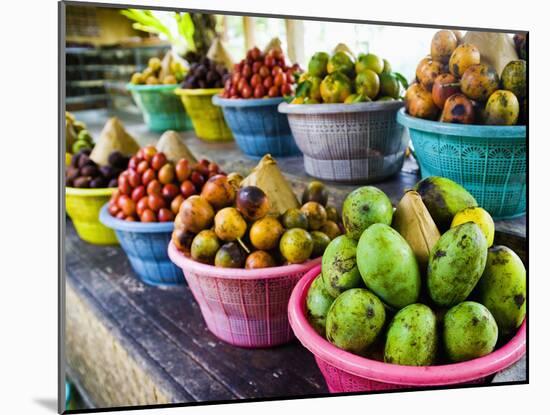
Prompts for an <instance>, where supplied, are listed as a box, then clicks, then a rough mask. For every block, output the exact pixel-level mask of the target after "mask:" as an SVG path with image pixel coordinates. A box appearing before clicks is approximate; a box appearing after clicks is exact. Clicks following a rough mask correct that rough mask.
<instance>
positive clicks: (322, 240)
mask: <svg viewBox="0 0 550 415" xmlns="http://www.w3.org/2000/svg"><path fill="white" fill-rule="evenodd" d="M310 235H311V238H312V239H313V251H311V258H318V257H320V256H322V255H323V253H324V252H325V248H326V247H327V246H328V244H329V243H330V238H329V236H328V235H326V234H325V233H323V232H320V231H313V232H311V233H310Z"/></svg>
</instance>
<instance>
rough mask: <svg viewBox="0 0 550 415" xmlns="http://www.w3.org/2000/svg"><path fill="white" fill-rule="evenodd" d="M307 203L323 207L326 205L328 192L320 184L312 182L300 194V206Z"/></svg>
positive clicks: (315, 181)
mask: <svg viewBox="0 0 550 415" xmlns="http://www.w3.org/2000/svg"><path fill="white" fill-rule="evenodd" d="M307 202H317V203H319V204H321V205H323V206H326V205H327V202H328V190H327V188H326V187H325V185H324V184H323V183H322V182H320V181H318V180H314V181H312V182H310V183H309V184H308V185H307V187H306V188H305V189H304V192H303V193H302V204H305V203H307Z"/></svg>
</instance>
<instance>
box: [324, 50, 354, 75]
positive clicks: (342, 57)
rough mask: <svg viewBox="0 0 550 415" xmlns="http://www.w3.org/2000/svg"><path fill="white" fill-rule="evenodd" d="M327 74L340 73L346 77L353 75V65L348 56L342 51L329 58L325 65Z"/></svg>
mask: <svg viewBox="0 0 550 415" xmlns="http://www.w3.org/2000/svg"><path fill="white" fill-rule="evenodd" d="M327 72H328V73H329V74H332V73H334V72H342V73H344V74H346V75H347V76H353V75H354V63H353V59H352V58H351V56H350V55H348V54H347V53H346V52H344V51H338V52H336V53H335V54H334V55H332V56H331V57H330V59H329V60H328V63H327Z"/></svg>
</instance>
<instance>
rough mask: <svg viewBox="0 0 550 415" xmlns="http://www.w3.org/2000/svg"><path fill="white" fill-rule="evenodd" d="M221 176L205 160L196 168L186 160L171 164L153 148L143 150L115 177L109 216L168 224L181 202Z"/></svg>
mask: <svg viewBox="0 0 550 415" xmlns="http://www.w3.org/2000/svg"><path fill="white" fill-rule="evenodd" d="M223 174H224V173H223V172H222V171H221V170H220V168H219V166H218V165H217V164H215V163H211V162H209V161H208V160H201V161H199V162H198V163H197V164H195V165H191V163H190V162H189V161H188V160H187V159H180V160H179V161H178V162H177V163H174V162H171V161H169V160H168V158H167V156H166V154H165V153H163V152H159V151H157V149H156V148H155V147H154V146H147V147H144V148H142V149H140V150H139V151H138V152H137V154H136V155H134V156H132V157H131V158H130V161H129V162H128V169H127V170H125V171H123V172H122V173H121V174H120V176H119V177H118V188H117V190H116V192H115V193H114V194H113V196H112V197H111V199H110V201H109V213H110V214H111V215H112V216H114V217H116V218H118V219H123V220H127V221H141V222H157V221H158V222H171V221H173V220H174V218H175V216H176V214H177V213H178V211H179V208H180V205H181V204H182V202H183V201H184V200H186V199H187V198H190V197H191V196H193V195H195V194H197V193H200V192H201V190H202V187H203V185H204V183H205V182H206V181H207V180H208V178H209V177H211V176H213V175H223Z"/></svg>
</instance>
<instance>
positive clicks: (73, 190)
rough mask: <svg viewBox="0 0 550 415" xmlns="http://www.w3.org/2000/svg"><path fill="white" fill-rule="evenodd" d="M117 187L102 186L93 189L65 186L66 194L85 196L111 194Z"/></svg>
mask: <svg viewBox="0 0 550 415" xmlns="http://www.w3.org/2000/svg"><path fill="white" fill-rule="evenodd" d="M116 189H117V188H116V187H101V188H99V189H91V188H78V187H69V186H65V195H66V196H83V197H96V196H111V195H112V194H113V193H114V192H115V191H116Z"/></svg>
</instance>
